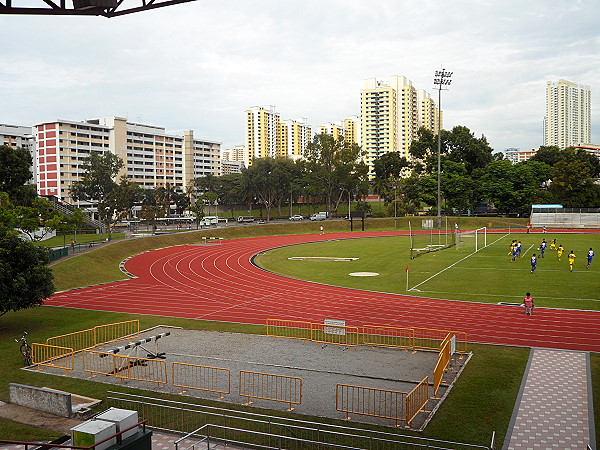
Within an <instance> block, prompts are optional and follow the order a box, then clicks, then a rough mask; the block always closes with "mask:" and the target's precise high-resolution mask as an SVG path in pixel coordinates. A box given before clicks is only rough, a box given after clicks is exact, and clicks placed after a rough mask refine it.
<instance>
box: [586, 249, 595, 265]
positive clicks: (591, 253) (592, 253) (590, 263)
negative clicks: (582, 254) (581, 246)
mask: <svg viewBox="0 0 600 450" xmlns="http://www.w3.org/2000/svg"><path fill="white" fill-rule="evenodd" d="M587 258H588V262H587V266H585V268H586V269H589V268H590V266H591V265H592V259H594V250H592V247H590V250H589V251H588V253H587Z"/></svg>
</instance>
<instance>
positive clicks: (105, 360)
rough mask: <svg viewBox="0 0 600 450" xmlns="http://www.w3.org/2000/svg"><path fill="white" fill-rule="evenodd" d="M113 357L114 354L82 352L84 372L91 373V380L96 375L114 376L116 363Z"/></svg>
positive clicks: (93, 351)
mask: <svg viewBox="0 0 600 450" xmlns="http://www.w3.org/2000/svg"><path fill="white" fill-rule="evenodd" d="M112 356H113V354H112V353H105V352H99V351H96V350H84V351H83V352H82V361H83V370H84V371H85V372H89V374H90V378H92V377H93V376H94V375H96V374H98V375H110V376H114V374H115V372H116V366H115V362H116V361H115V359H114V358H112Z"/></svg>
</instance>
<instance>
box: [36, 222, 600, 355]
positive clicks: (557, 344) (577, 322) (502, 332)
mask: <svg viewBox="0 0 600 450" xmlns="http://www.w3.org/2000/svg"><path fill="white" fill-rule="evenodd" d="M403 234H405V233H403V232H355V233H329V234H327V235H323V236H321V235H296V236H270V237H266V238H248V239H232V240H226V241H223V243H222V245H219V246H202V245H181V246H176V247H169V248H164V249H159V250H155V251H152V252H146V253H142V254H140V255H138V256H135V257H133V258H131V259H130V260H128V261H127V263H126V269H127V270H128V271H129V272H131V273H133V274H135V275H136V276H137V277H138V278H134V279H130V280H125V281H120V282H115V283H110V284H106V285H101V286H92V287H89V288H83V289H76V290H72V291H66V292H62V293H59V294H56V295H54V296H53V297H51V298H50V299H48V300H47V301H46V304H47V305H51V306H63V307H73V308H83V309H93V310H102V311H118V312H127V313H133V314H140V313H142V314H151V315H159V316H169V317H182V318H192V319H198V318H199V319H204V320H217V321H226V322H237V323H251V324H261V325H262V324H264V323H265V321H266V319H268V318H284V319H291V320H305V321H312V322H322V321H323V319H325V318H336V319H345V320H346V322H347V324H348V325H349V326H360V325H365V324H371V325H391V326H401V327H402V326H414V327H423V328H440V329H448V330H458V331H465V332H467V334H468V339H469V341H470V342H481V343H488V344H502V345H519V346H526V347H530V346H535V347H546V348H557V349H567V350H583V351H595V352H600V335H599V334H598V333H596V332H595V331H594V330H597V329H598V328H599V327H600V312H596V311H577V310H554V309H544V308H536V313H535V315H534V316H532V317H526V316H524V315H521V314H520V313H519V311H520V310H517V309H515V308H514V307H508V306H501V305H493V304H483V303H467V302H456V301H449V300H438V299H428V298H421V297H415V296H408V295H399V294H384V293H376V292H369V291H359V290H354V289H349V288H343V287H336V286H327V285H321V284H315V283H311V282H306V281H300V280H294V279H290V278H286V277H282V276H280V275H275V274H272V273H269V272H266V271H264V270H262V269H259V268H257V267H255V266H254V265H253V264H252V263H251V257H252V256H253V255H254V254H256V253H259V252H261V251H265V250H268V249H270V248H273V247H278V246H283V245H293V244H300V243H306V242H314V241H321V240H331V239H344V238H357V237H359V238H360V237H374V236H392V235H403Z"/></svg>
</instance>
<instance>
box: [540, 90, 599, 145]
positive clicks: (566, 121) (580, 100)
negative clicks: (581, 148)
mask: <svg viewBox="0 0 600 450" xmlns="http://www.w3.org/2000/svg"><path fill="white" fill-rule="evenodd" d="M591 104H592V101H591V93H590V87H589V86H586V85H583V84H576V83H573V82H571V81H567V80H558V81H557V82H554V81H548V82H547V83H546V117H544V145H546V146H550V145H555V146H557V147H560V148H565V147H568V146H570V145H574V144H590V143H591V140H592V132H591Z"/></svg>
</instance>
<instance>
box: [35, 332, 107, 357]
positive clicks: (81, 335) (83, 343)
mask: <svg viewBox="0 0 600 450" xmlns="http://www.w3.org/2000/svg"><path fill="white" fill-rule="evenodd" d="M46 345H53V346H56V347H68V348H72V349H73V351H75V352H78V351H80V350H83V349H84V348H92V347H94V346H95V345H96V341H95V339H94V329H93V328H90V329H87V330H81V331H75V332H74V333H68V334H62V335H60V336H54V337H51V338H48V339H46Z"/></svg>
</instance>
